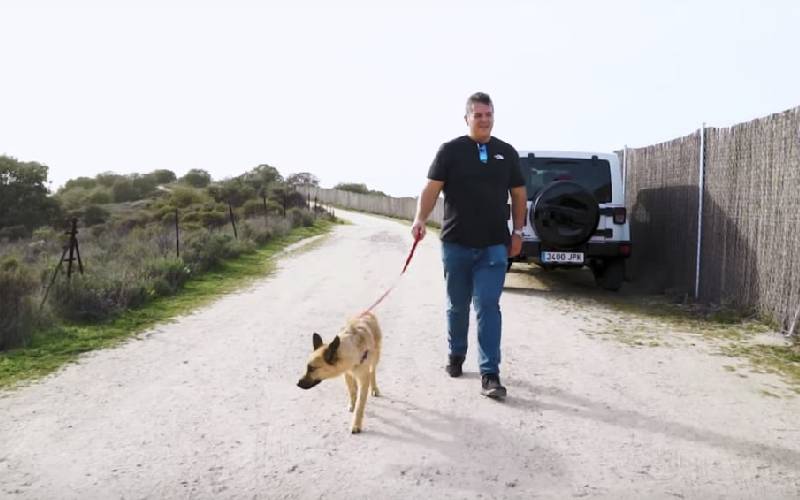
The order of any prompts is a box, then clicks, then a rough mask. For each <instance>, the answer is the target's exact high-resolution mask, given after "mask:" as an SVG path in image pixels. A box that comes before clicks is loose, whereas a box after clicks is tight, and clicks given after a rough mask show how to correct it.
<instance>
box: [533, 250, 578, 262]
mask: <svg viewBox="0 0 800 500" xmlns="http://www.w3.org/2000/svg"><path fill="white" fill-rule="evenodd" d="M542 262H546V263H557V264H583V252H542Z"/></svg>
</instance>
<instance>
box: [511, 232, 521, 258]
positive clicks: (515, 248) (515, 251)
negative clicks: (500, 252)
mask: <svg viewBox="0 0 800 500" xmlns="http://www.w3.org/2000/svg"><path fill="white" fill-rule="evenodd" d="M521 251H522V236H520V235H518V234H512V235H511V244H510V245H509V246H508V256H509V257H516V256H517V255H519V253H520V252H521Z"/></svg>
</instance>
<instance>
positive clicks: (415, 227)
mask: <svg viewBox="0 0 800 500" xmlns="http://www.w3.org/2000/svg"><path fill="white" fill-rule="evenodd" d="M411 236H413V237H414V241H421V240H422V238H424V237H425V223H424V222H422V221H421V220H415V221H414V223H413V224H412V225H411Z"/></svg>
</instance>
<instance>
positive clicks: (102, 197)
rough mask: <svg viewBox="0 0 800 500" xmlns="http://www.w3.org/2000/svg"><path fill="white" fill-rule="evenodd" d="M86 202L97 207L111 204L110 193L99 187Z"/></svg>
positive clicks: (106, 189)
mask: <svg viewBox="0 0 800 500" xmlns="http://www.w3.org/2000/svg"><path fill="white" fill-rule="evenodd" d="M87 201H88V202H89V203H94V204H97V205H104V204H106V203H111V202H112V201H113V199H112V197H111V191H109V189H108V188H103V187H99V188H96V189H94V190H93V191H92V194H90V195H89V197H88V199H87Z"/></svg>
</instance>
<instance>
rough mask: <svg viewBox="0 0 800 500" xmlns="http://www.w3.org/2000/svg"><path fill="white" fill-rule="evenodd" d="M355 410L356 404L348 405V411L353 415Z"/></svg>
mask: <svg viewBox="0 0 800 500" xmlns="http://www.w3.org/2000/svg"><path fill="white" fill-rule="evenodd" d="M355 409H356V405H355V403H350V404H348V405H347V411H349V412H350V413H353V410H355Z"/></svg>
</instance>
